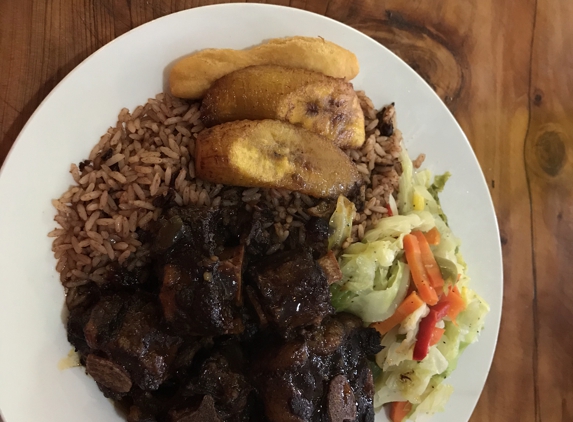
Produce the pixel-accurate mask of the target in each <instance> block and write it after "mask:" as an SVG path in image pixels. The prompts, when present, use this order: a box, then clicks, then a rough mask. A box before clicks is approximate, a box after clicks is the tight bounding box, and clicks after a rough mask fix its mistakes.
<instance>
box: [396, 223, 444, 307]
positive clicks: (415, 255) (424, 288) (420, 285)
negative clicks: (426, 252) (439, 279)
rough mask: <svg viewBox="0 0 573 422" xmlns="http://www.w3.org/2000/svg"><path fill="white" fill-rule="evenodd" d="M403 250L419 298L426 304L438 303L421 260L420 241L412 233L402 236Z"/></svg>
mask: <svg viewBox="0 0 573 422" xmlns="http://www.w3.org/2000/svg"><path fill="white" fill-rule="evenodd" d="M404 252H405V253H406V261H408V265H409V266H410V272H411V273H412V279H413V280H414V284H415V285H416V288H417V289H418V293H419V294H420V298H421V299H422V300H423V301H424V302H426V303H427V304H428V305H430V306H432V305H435V304H436V303H438V295H437V294H436V291H435V290H434V288H433V287H432V285H431V284H430V281H429V279H428V275H427V274H426V268H425V266H424V263H423V261H422V252H421V251H420V243H419V242H418V239H417V238H416V236H415V235H413V234H407V235H406V236H404Z"/></svg>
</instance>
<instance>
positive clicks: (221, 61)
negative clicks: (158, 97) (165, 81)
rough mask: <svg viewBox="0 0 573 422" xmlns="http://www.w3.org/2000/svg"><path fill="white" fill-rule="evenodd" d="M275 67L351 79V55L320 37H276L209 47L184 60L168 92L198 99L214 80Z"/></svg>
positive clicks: (172, 75)
mask: <svg viewBox="0 0 573 422" xmlns="http://www.w3.org/2000/svg"><path fill="white" fill-rule="evenodd" d="M264 64H274V65H279V66H286V67H298V68H302V69H308V70H314V71H315V72H320V73H323V74H325V75H328V76H333V77H335V78H345V79H346V80H350V79H352V78H354V77H355V76H356V75H357V74H358V71H359V66H358V60H357V59H356V56H355V55H354V53H352V52H350V51H348V50H346V49H344V48H342V47H340V46H339V45H337V44H334V43H332V42H330V41H326V40H324V39H322V38H312V37H287V38H275V39H271V40H270V41H267V42H266V43H263V44H261V45H258V46H256V47H253V48H250V49H248V50H231V49H216V48H210V49H206V50H202V51H199V52H197V53H194V54H191V55H190V56H187V57H184V58H182V59H181V60H179V61H178V62H177V63H175V66H174V67H173V69H172V70H171V72H170V74H169V86H170V89H171V93H172V94H173V95H175V96H176V97H181V98H191V99H198V98H201V97H203V95H204V94H205V91H207V89H208V88H209V87H210V86H211V84H212V83H213V82H215V81H216V80H217V79H219V78H221V77H223V76H225V75H227V74H229V73H231V72H234V71H235V70H239V69H242V68H244V67H248V66H254V65H264Z"/></svg>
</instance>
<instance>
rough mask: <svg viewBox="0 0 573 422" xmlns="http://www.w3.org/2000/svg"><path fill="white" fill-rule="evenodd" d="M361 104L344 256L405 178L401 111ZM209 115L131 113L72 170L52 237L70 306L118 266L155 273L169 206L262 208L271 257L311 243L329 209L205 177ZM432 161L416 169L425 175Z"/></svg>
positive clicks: (171, 102) (162, 102)
mask: <svg viewBox="0 0 573 422" xmlns="http://www.w3.org/2000/svg"><path fill="white" fill-rule="evenodd" d="M357 94H358V97H359V99H360V103H361V107H362V109H363V111H364V117H365V128H366V142H365V143H364V144H363V145H362V147H361V148H360V149H354V150H347V151H346V152H347V154H348V155H349V157H350V158H351V159H352V160H353V161H354V162H355V164H356V165H357V169H358V171H359V172H360V173H361V175H362V178H363V181H364V183H363V185H362V186H361V189H360V193H359V194H358V197H357V200H356V202H357V205H358V207H357V208H358V212H357V213H356V216H355V218H354V221H353V226H352V235H351V237H349V238H348V239H347V240H346V242H344V244H343V248H345V247H347V246H348V245H350V244H351V243H353V242H355V241H358V240H362V237H363V236H364V233H365V232H366V231H367V230H368V229H369V228H370V227H372V226H373V225H374V224H376V222H377V221H379V220H380V219H381V218H383V217H385V216H387V215H388V208H387V207H388V200H389V195H392V194H393V193H394V192H395V191H396V190H397V188H398V183H399V178H400V173H401V166H400V163H399V160H398V158H399V155H400V151H401V141H402V134H401V132H400V131H399V130H396V129H395V113H394V107H393V105H390V106H388V107H386V108H384V109H383V111H381V112H377V111H376V109H375V107H374V105H373V103H372V101H371V100H370V99H369V98H368V97H367V96H366V95H365V94H364V92H363V91H357ZM200 105H201V103H200V102H198V101H187V100H182V99H179V98H175V97H173V96H171V95H169V94H163V93H162V94H158V95H157V96H156V97H155V98H150V99H149V100H148V102H147V103H146V104H145V105H143V106H138V107H136V108H135V110H133V112H132V113H130V112H129V110H127V109H125V108H124V109H122V110H121V111H120V113H119V116H118V121H117V123H116V125H115V126H114V127H110V128H109V129H108V131H107V132H106V133H105V134H104V135H103V136H102V137H101V139H100V141H99V142H98V143H97V144H96V145H95V146H94V147H93V149H92V150H91V152H90V154H89V157H88V158H87V160H85V161H82V162H81V163H79V165H76V164H72V165H71V167H70V173H71V175H72V177H73V179H74V182H75V184H74V185H72V186H70V188H69V189H68V190H67V191H66V192H65V193H64V194H63V195H62V196H61V197H60V198H59V199H54V200H53V201H52V203H53V205H54V207H55V208H56V210H57V215H56V217H55V218H54V220H55V221H56V223H58V224H59V226H60V228H56V229H54V230H53V231H51V232H50V233H49V236H50V237H53V238H54V241H53V244H52V251H53V252H54V255H55V258H56V259H57V265H56V270H57V271H58V272H59V273H60V279H61V282H62V284H63V285H64V287H66V289H67V290H68V298H67V300H68V303H70V301H73V296H74V293H75V288H77V287H78V286H81V285H84V284H87V283H89V282H90V281H93V282H95V283H98V284H102V283H105V273H106V271H107V269H108V266H109V264H110V263H113V262H118V263H119V264H121V265H124V266H126V267H127V268H128V269H129V270H133V269H134V268H135V267H137V266H142V265H144V264H145V263H146V261H147V258H148V254H149V250H148V245H146V244H145V243H142V241H141V240H140V235H139V233H140V229H143V230H145V228H146V227H147V225H148V224H149V223H150V222H151V221H154V220H157V219H158V218H159V217H160V216H161V214H162V212H163V208H162V207H163V206H164V205H165V204H166V203H167V202H169V200H173V201H174V202H175V203H177V205H179V206H186V205H199V206H203V205H204V206H213V207H217V206H219V207H227V206H236V205H237V204H239V203H241V204H244V207H245V208H246V209H247V210H249V211H250V210H251V209H252V207H253V206H254V205H256V204H257V203H262V204H264V205H265V206H266V207H268V208H269V209H270V210H272V213H273V215H274V224H273V225H269V226H268V227H265V228H266V229H267V230H269V233H270V234H271V237H272V239H273V241H272V244H271V246H270V248H269V249H268V250H267V254H272V253H274V252H277V251H279V250H281V249H282V248H283V246H282V244H283V242H284V241H285V240H286V239H287V238H289V237H290V236H296V238H295V241H297V242H299V243H303V242H304V239H305V232H304V223H305V222H306V221H307V220H308V219H309V218H310V215H312V210H313V209H314V207H316V206H317V205H319V203H320V202H321V200H318V199H316V198H312V197H309V196H307V195H304V194H300V193H298V192H291V191H286V190H283V189H260V188H246V189H245V188H238V187H227V186H223V185H221V184H213V183H209V182H205V181H203V180H200V179H198V178H196V177H195V169H194V151H195V139H196V138H197V136H198V134H199V133H200V132H201V131H202V130H204V129H205V127H204V126H203V123H202V122H201V120H200V117H201V111H200ZM379 119H382V122H380V121H379ZM382 124H386V127H390V128H391V130H390V131H388V133H386V134H388V135H389V136H383V135H381V133H380V129H379V127H381V126H382ZM423 158H424V157H423V156H420V157H418V159H417V160H415V162H414V164H415V166H416V167H418V166H419V165H420V164H421V162H422V161H423Z"/></svg>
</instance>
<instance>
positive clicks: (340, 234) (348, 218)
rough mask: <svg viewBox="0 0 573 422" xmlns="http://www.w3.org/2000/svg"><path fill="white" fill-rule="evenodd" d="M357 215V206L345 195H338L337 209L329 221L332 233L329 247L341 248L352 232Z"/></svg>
mask: <svg viewBox="0 0 573 422" xmlns="http://www.w3.org/2000/svg"><path fill="white" fill-rule="evenodd" d="M355 215H356V206H355V205H354V203H352V202H351V201H350V200H348V198H346V197H345V196H343V195H340V196H339V197H338V201H337V202H336V209H335V210H334V213H333V214H332V216H331V217H330V221H329V223H328V225H329V227H330V230H331V231H332V234H331V235H330V236H329V238H328V249H335V248H340V247H341V246H342V244H343V243H344V241H345V240H346V239H348V238H349V237H350V234H351V233H352V220H354V216H355Z"/></svg>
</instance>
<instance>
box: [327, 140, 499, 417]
mask: <svg viewBox="0 0 573 422" xmlns="http://www.w3.org/2000/svg"><path fill="white" fill-rule="evenodd" d="M400 161H401V163H402V167H403V173H402V176H401V179H400V190H399V194H398V198H397V199H396V201H395V202H396V203H395V204H394V203H393V202H394V201H393V198H392V197H390V202H391V207H390V208H391V216H390V217H387V218H383V219H382V220H381V221H380V222H378V224H377V225H376V226H375V227H374V228H372V229H370V230H369V231H367V232H366V233H365V235H364V238H363V240H362V242H358V243H354V244H352V245H350V246H349V247H347V248H346V249H344V250H343V251H342V253H341V254H340V256H339V263H340V267H341V270H342V273H343V279H342V281H341V282H340V283H336V284H333V285H332V286H331V293H332V303H333V305H334V306H335V307H336V309H337V310H338V311H347V312H351V313H353V314H355V315H358V316H359V317H361V318H362V320H363V321H364V323H366V324H370V326H371V327H373V328H375V329H377V330H378V331H379V332H380V333H381V334H382V345H383V346H384V349H383V350H382V351H381V352H380V353H378V355H376V368H375V370H374V374H375V377H376V379H375V383H376V393H375V397H374V405H375V407H376V408H378V409H379V408H380V407H382V406H383V405H386V404H388V405H389V406H390V416H391V419H392V421H393V422H398V421H403V420H407V419H411V420H415V419H416V417H418V416H420V415H424V414H425V415H427V414H433V413H435V412H439V411H442V410H443V409H444V405H445V404H446V402H447V400H448V398H449V396H450V394H451V393H452V391H453V388H452V387H451V386H449V385H447V384H445V383H443V381H444V379H445V378H446V377H447V376H448V375H449V374H450V373H451V372H452V371H453V370H454V369H455V367H456V363H457V360H458V357H459V355H460V353H461V352H462V351H463V350H464V349H465V348H466V347H467V346H468V345H469V344H471V343H473V342H475V341H476V340H477V336H478V333H479V332H480V330H481V329H482V327H483V322H484V316H485V315H486V314H487V312H488V311H489V306H488V305H487V303H486V302H485V301H484V300H483V299H482V298H481V297H479V296H478V295H477V294H476V293H475V292H474V291H473V290H472V289H470V288H469V277H468V276H467V274H466V269H467V268H466V263H465V262H464V259H463V258H462V255H461V253H460V251H459V246H460V241H459V240H458V239H457V238H456V237H455V236H454V234H453V233H452V231H451V229H450V227H449V226H448V222H447V218H446V216H445V215H444V213H443V211H442V208H441V206H440V202H439V199H438V193H439V192H441V191H442V189H443V187H444V185H445V183H446V181H447V179H448V177H449V174H448V173H446V174H444V175H442V176H436V177H435V178H433V180H432V175H431V173H430V171H429V170H422V171H418V172H414V169H413V165H412V161H411V160H410V158H409V157H408V154H407V152H406V151H405V150H403V152H402V155H401V157H400ZM354 215H355V208H354V204H352V203H351V202H350V201H348V200H347V199H346V198H344V197H340V198H339V200H338V204H337V208H336V210H335V212H334V214H333V216H332V218H331V220H330V225H331V228H332V229H333V233H332V235H331V237H330V246H331V248H337V247H338V248H339V247H340V246H341V245H342V243H343V242H344V240H345V239H346V238H347V237H348V236H349V235H350V229H351V227H352V219H353V218H354Z"/></svg>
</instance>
